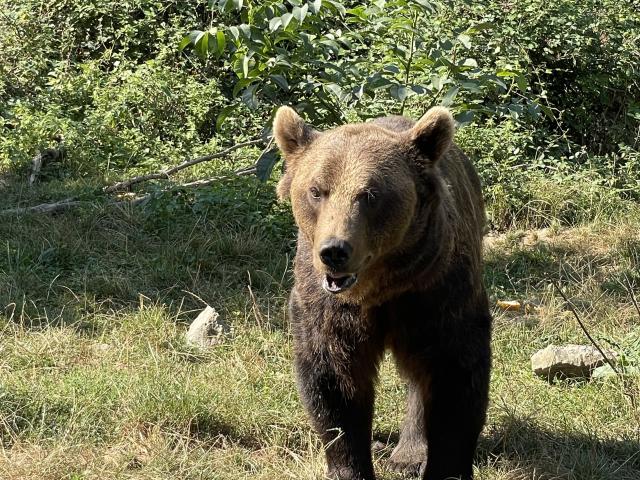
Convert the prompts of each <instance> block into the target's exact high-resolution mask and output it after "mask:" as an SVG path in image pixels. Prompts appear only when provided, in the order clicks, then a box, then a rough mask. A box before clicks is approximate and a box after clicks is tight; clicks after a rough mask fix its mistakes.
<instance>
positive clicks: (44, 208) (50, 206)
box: [0, 198, 87, 215]
mask: <svg viewBox="0 0 640 480" xmlns="http://www.w3.org/2000/svg"><path fill="white" fill-rule="evenodd" d="M83 203H87V202H83V201H80V200H76V199H74V198H65V199H64V200H60V201H59V202H54V203H41V204H40V205H35V206H33V207H17V208H9V209H7V210H2V211H0V215H23V214H25V213H58V212H61V211H62V210H67V209H68V208H73V207H77V206H79V205H82V204H83Z"/></svg>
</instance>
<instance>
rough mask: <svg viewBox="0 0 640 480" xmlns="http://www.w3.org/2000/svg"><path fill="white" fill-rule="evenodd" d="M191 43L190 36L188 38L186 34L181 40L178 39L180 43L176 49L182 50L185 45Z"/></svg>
mask: <svg viewBox="0 0 640 480" xmlns="http://www.w3.org/2000/svg"><path fill="white" fill-rule="evenodd" d="M190 43H191V38H189V35H186V36H185V37H183V38H182V40H180V43H179V44H178V50H179V51H182V50H184V49H185V48H186V47H187V45H189V44H190Z"/></svg>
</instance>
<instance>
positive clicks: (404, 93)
mask: <svg viewBox="0 0 640 480" xmlns="http://www.w3.org/2000/svg"><path fill="white" fill-rule="evenodd" d="M411 93H413V92H412V91H411V90H409V89H408V88H407V87H405V86H404V85H399V84H397V85H392V86H391V88H390V89H389V95H391V96H392V97H393V98H395V99H396V100H398V101H400V102H403V101H404V100H405V99H406V98H407V97H408V96H409V95H411Z"/></svg>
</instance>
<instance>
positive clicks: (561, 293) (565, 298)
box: [553, 280, 622, 375]
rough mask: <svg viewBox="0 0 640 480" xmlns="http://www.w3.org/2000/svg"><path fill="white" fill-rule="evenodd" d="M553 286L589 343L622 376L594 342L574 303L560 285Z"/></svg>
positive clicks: (555, 283) (554, 282)
mask: <svg viewBox="0 0 640 480" xmlns="http://www.w3.org/2000/svg"><path fill="white" fill-rule="evenodd" d="M553 286H554V287H555V289H556V290H557V291H558V293H560V296H561V297H562V298H563V299H564V301H565V302H566V304H567V306H568V307H569V310H570V311H571V313H573V316H574V317H575V319H576V321H577V322H578V325H580V328H581V329H582V331H583V332H584V334H585V335H586V336H587V338H588V339H589V341H590V342H591V344H592V345H593V346H594V347H596V349H597V350H598V352H600V355H602V358H604V361H605V362H607V363H608V364H609V366H610V367H611V369H612V370H613V371H614V372H615V373H616V374H617V375H622V374H621V373H620V371H619V370H618V369H617V368H616V366H615V365H614V363H613V362H612V361H611V360H610V359H609V357H607V355H606V354H605V353H604V351H603V350H602V348H600V345H598V343H597V342H596V341H595V340H594V338H593V337H592V336H591V334H590V333H589V330H587V327H585V325H584V323H583V322H582V320H581V319H580V316H579V315H578V312H576V309H575V307H574V306H573V303H571V300H569V299H568V298H567V296H566V295H565V293H564V292H563V291H562V289H561V288H560V285H559V284H558V283H557V282H556V281H555V280H554V281H553Z"/></svg>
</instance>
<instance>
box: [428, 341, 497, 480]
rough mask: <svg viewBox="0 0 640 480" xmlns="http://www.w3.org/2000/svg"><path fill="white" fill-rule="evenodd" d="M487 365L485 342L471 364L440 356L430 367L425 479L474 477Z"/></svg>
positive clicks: (486, 401) (483, 410) (485, 399)
mask: <svg viewBox="0 0 640 480" xmlns="http://www.w3.org/2000/svg"><path fill="white" fill-rule="evenodd" d="M487 343H488V342H487ZM489 368H490V353H489V347H488V344H487V346H486V352H485V353H483V354H482V355H479V356H478V358H477V360H476V361H475V362H473V363H470V362H468V361H465V362H461V361H460V359H458V358H452V357H450V358H446V357H444V356H443V357H442V358H438V359H437V361H435V362H434V363H433V364H432V365H431V366H430V368H429V373H430V380H431V381H430V385H429V387H430V388H429V392H428V396H427V400H426V402H425V403H426V408H425V409H426V411H427V412H428V413H427V415H426V419H425V420H426V430H427V443H428V446H429V453H428V456H427V468H426V471H425V474H424V480H446V479H461V480H471V479H472V478H473V457H474V453H475V449H476V444H477V441H478V436H479V435H480V431H481V430H482V427H483V425H484V421H485V416H486V410H487V403H488V393H489Z"/></svg>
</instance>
